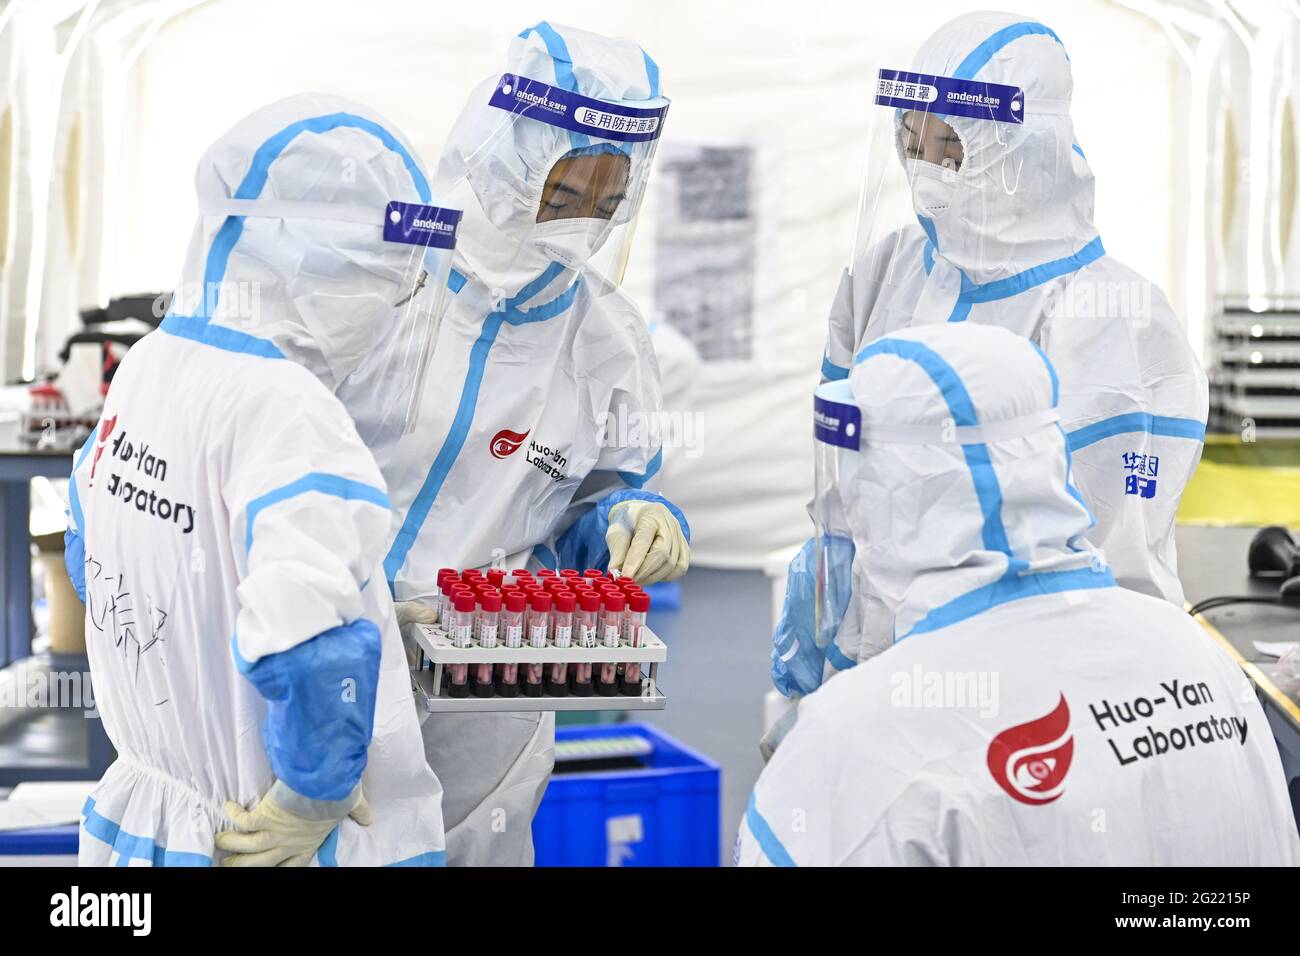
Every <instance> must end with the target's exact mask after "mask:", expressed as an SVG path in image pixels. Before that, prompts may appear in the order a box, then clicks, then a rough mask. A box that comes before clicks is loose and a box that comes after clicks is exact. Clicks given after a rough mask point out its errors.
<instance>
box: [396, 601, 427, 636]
mask: <svg viewBox="0 0 1300 956" xmlns="http://www.w3.org/2000/svg"><path fill="white" fill-rule="evenodd" d="M393 611H394V612H396V614H397V627H398V630H406V625H408V624H437V623H438V612H437V611H435V610H434V609H433V608H431V607H429V605H427V604H422V603H420V602H419V601H398V602H397V603H396V604H394V605H393Z"/></svg>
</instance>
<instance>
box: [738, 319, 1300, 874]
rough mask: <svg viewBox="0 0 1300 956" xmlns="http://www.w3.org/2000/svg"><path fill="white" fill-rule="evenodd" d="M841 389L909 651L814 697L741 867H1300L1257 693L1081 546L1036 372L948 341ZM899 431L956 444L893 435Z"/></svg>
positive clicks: (883, 575) (1050, 404) (860, 490)
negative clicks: (855, 428) (855, 423)
mask: <svg viewBox="0 0 1300 956" xmlns="http://www.w3.org/2000/svg"><path fill="white" fill-rule="evenodd" d="M841 386H844V388H843V393H844V397H843V398H842V399H841V400H842V401H843V402H844V403H846V404H850V405H854V406H856V407H857V408H859V409H860V410H861V416H862V421H861V428H860V431H861V435H862V439H863V442H862V445H861V448H860V449H855V450H852V451H846V452H844V453H842V460H843V462H844V467H843V468H841V470H840V474H839V481H838V486H837V488H836V491H837V494H838V496H839V499H840V501H842V508H843V511H844V513H845V515H846V519H847V526H848V528H849V529H851V534H852V538H853V543H854V545H855V550H856V557H855V562H859V563H861V564H863V565H864V566H865V567H864V569H863V570H864V573H865V574H867V575H868V576H870V577H871V579H872V580H873V581H877V582H879V594H880V597H881V600H883V602H884V603H885V605H886V607H887V608H888V609H889V610H890V611H891V612H892V613H893V614H894V615H895V618H896V620H897V622H898V630H899V639H898V642H897V643H896V644H894V645H893V646H892V647H890V648H889V649H888V650H886V651H884V652H882V653H881V654H878V655H876V656H874V657H872V658H871V659H869V660H866V661H863V662H862V663H860V664H858V666H857V667H855V668H854V669H853V670H852V671H850V672H849V673H847V674H843V675H841V676H839V677H838V678H836V679H835V680H833V681H830V682H829V684H827V686H825V687H823V688H821V689H820V690H818V691H817V692H816V693H815V694H812V695H810V696H808V697H806V698H804V699H803V701H802V703H801V706H800V713H799V720H798V723H797V724H796V725H795V726H794V728H793V729H792V730H791V731H790V732H789V734H788V735H787V736H786V737H785V739H784V741H783V742H782V743H781V746H780V748H779V749H778V750H777V751H776V753H775V755H774V756H773V757H772V759H771V761H770V763H769V764H768V765H767V767H766V769H765V770H764V772H763V774H762V776H761V777H760V778H759V781H758V784H757V786H756V787H755V789H754V794H753V796H752V797H751V799H750V802H749V807H748V810H747V812H746V814H745V817H744V820H743V823H742V826H741V831H740V841H739V845H738V854H739V861H740V862H741V863H743V864H750V865H752V864H761V865H779V866H793V865H800V866H809V865H812V866H816V865H898V864H916V865H1127V866H1134V865H1145V866H1151V865H1155V866H1216V865H1218V866H1222V865H1288V866H1295V865H1297V864H1298V863H1300V839H1297V835H1296V827H1295V820H1294V818H1293V815H1292V810H1291V806H1290V800H1289V798H1288V795H1287V790H1286V783H1285V780H1284V778H1283V774H1282V766H1281V761H1280V760H1279V757H1278V753H1277V747H1276V744H1275V743H1274V741H1273V737H1272V734H1271V733H1270V731H1269V725H1268V720H1267V718H1266V717H1265V716H1264V713H1263V711H1262V709H1261V707H1260V705H1259V702H1258V700H1257V699H1256V697H1255V694H1254V692H1253V690H1252V688H1251V686H1250V683H1249V681H1248V680H1247V679H1246V676H1245V674H1244V673H1243V672H1242V671H1241V669H1240V668H1239V667H1238V666H1237V665H1236V664H1235V663H1234V662H1233V661H1232V659H1231V658H1230V657H1229V656H1228V655H1227V654H1226V653H1225V652H1224V651H1223V650H1222V649H1221V648H1220V647H1218V646H1217V645H1216V644H1215V643H1214V642H1213V640H1212V639H1211V638H1210V637H1209V635H1207V634H1206V633H1205V632H1204V631H1203V630H1202V629H1201V628H1200V627H1198V626H1197V624H1196V623H1195V622H1194V621H1193V620H1192V619H1191V618H1189V617H1188V616H1187V615H1186V614H1185V613H1184V612H1183V611H1182V610H1181V609H1180V608H1176V607H1174V606H1172V605H1171V604H1169V603H1168V602H1166V601H1161V600H1158V599H1156V598H1152V597H1149V596H1147V595H1143V594H1138V593H1136V592H1134V591H1130V590H1127V589H1124V588H1120V587H1116V586H1115V581H1114V578H1113V576H1112V574H1111V572H1110V570H1109V569H1108V568H1107V567H1106V566H1105V565H1104V564H1103V563H1102V562H1101V556H1100V554H1099V553H1098V552H1096V551H1095V550H1093V549H1092V548H1090V547H1088V546H1087V544H1086V542H1085V541H1084V535H1085V534H1086V533H1087V531H1088V528H1089V523H1090V521H1089V515H1088V512H1087V509H1086V508H1085V507H1084V506H1083V505H1082V504H1081V503H1080V501H1079V499H1078V495H1077V492H1076V491H1075V489H1073V488H1072V487H1071V484H1070V458H1071V454H1070V451H1069V448H1068V445H1067V442H1066V440H1065V437H1064V435H1063V433H1062V431H1061V429H1060V427H1059V424H1057V423H1056V422H1054V421H1052V420H1051V419H1052V418H1054V417H1055V416H1054V415H1052V414H1051V413H1052V412H1053V411H1055V410H1057V409H1058V408H1059V406H1060V405H1061V404H1063V401H1064V395H1063V387H1064V386H1063V383H1061V384H1058V382H1057V380H1056V377H1055V375H1054V374H1053V371H1052V368H1051V366H1050V364H1048V363H1047V362H1046V361H1045V360H1044V359H1043V357H1042V356H1041V353H1039V352H1037V351H1036V350H1035V349H1034V348H1033V347H1032V345H1031V344H1030V343H1028V342H1026V341H1025V340H1024V339H1022V338H1020V337H1018V336H1015V335H1012V334H1010V333H1008V332H1006V331H1004V330H1001V329H996V328H987V327H980V326H977V325H975V324H964V325H930V326H924V327H918V328H914V329H909V330H906V331H903V332H899V333H897V334H895V335H892V336H889V337H886V338H883V339H878V340H876V341H875V342H873V343H872V344H871V345H869V346H867V347H865V348H864V349H862V350H861V351H860V353H859V357H858V364H857V365H856V366H855V367H854V370H853V372H852V375H851V377H850V379H849V380H848V382H841V383H836V384H835V385H831V386H823V389H822V390H821V391H819V395H822V394H825V392H826V391H827V390H828V389H839V388H841ZM953 424H955V426H956V434H955V435H954V434H953V433H952V432H951V431H949V432H948V433H947V434H945V429H946V428H947V427H948V426H951V425H953ZM900 426H901V427H902V428H903V429H904V430H907V429H915V428H918V427H919V428H926V427H929V428H932V429H933V430H934V433H935V435H936V436H938V437H936V438H935V439H934V440H929V441H927V440H920V439H916V438H914V437H911V438H907V439H904V440H899V439H896V438H895V439H891V438H889V437H888V436H887V435H885V434H884V433H886V432H888V430H890V429H891V428H892V429H897V428H898V427H900ZM878 433H879V434H881V435H882V436H883V437H881V438H880V439H879V440H877V439H876V437H875V436H876V435H877V434H878ZM827 557H829V558H830V559H831V560H833V559H834V555H833V554H832V555H828V556H827Z"/></svg>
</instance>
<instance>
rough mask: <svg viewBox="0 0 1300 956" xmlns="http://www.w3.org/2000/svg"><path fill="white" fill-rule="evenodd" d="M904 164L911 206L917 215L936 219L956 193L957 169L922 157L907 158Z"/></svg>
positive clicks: (946, 209) (946, 208) (945, 209)
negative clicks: (910, 193)
mask: <svg viewBox="0 0 1300 956" xmlns="http://www.w3.org/2000/svg"><path fill="white" fill-rule="evenodd" d="M906 166H907V181H908V182H909V183H910V184H911V186H912V207H913V208H914V209H915V210H916V212H917V215H919V216H925V217H926V218H927V219H937V218H938V217H939V216H942V215H943V214H944V213H945V212H947V211H948V206H949V205H951V203H952V200H953V197H954V196H955V195H956V193H957V171H956V170H955V169H946V168H944V167H942V166H936V165H934V163H927V162H926V161H925V160H923V159H909V160H907V162H906Z"/></svg>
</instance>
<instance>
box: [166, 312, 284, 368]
mask: <svg viewBox="0 0 1300 956" xmlns="http://www.w3.org/2000/svg"><path fill="white" fill-rule="evenodd" d="M159 328H161V329H162V330H163V331H164V332H166V333H167V334H168V335H174V336H176V337H177V338H182V339H190V340H191V341H193V342H200V343H202V344H203V345H211V346H212V347H213V348H218V349H221V350H222V351H225V352H236V353H238V354H241V355H256V356H258V357H259V358H268V359H282V358H284V353H283V352H281V351H280V349H279V347H278V346H277V345H276V344H275V343H274V342H272V341H271V340H270V339H259V338H257V337H256V336H253V335H249V334H248V333H247V332H240V331H239V330H238V329H230V328H226V326H224V325H212V324H211V323H209V322H208V320H207V319H205V318H202V317H200V316H197V315H169V316H167V317H166V318H165V319H163V320H162V325H161V326H159Z"/></svg>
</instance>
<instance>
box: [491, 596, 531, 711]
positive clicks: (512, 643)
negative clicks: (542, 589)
mask: <svg viewBox="0 0 1300 956" xmlns="http://www.w3.org/2000/svg"><path fill="white" fill-rule="evenodd" d="M527 604H528V599H527V597H526V596H525V595H524V592H523V591H511V592H509V593H508V594H507V595H506V597H505V608H504V609H503V610H502V611H501V643H502V644H504V645H505V646H506V647H509V648H519V647H523V646H524V608H525V607H526V606H527ZM497 693H498V694H500V695H501V696H502V697H518V696H519V665H518V664H516V663H513V662H511V663H508V664H498V665H497Z"/></svg>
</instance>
